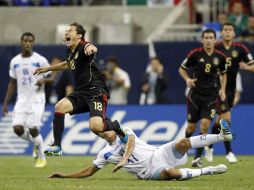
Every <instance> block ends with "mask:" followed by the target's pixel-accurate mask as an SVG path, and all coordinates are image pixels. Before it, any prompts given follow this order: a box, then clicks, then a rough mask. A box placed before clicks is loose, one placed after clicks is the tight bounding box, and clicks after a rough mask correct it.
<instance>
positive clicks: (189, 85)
mask: <svg viewBox="0 0 254 190" xmlns="http://www.w3.org/2000/svg"><path fill="white" fill-rule="evenodd" d="M196 81H197V79H188V80H187V81H186V85H187V86H188V87H195V86H196V84H195V82H196Z"/></svg>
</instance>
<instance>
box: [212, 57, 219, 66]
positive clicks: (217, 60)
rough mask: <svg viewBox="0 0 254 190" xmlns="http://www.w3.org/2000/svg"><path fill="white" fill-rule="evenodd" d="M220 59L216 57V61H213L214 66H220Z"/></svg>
mask: <svg viewBox="0 0 254 190" xmlns="http://www.w3.org/2000/svg"><path fill="white" fill-rule="evenodd" d="M219 62H220V61H219V58H217V57H215V58H214V59H213V64H214V65H219Z"/></svg>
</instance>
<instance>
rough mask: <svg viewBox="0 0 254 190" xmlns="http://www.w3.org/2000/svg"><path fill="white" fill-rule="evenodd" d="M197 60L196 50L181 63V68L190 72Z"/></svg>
mask: <svg viewBox="0 0 254 190" xmlns="http://www.w3.org/2000/svg"><path fill="white" fill-rule="evenodd" d="M194 58H195V50H192V51H191V52H190V53H189V54H188V55H187V57H186V58H185V59H184V60H183V62H182V63H181V67H182V68H183V69H185V70H188V69H189V67H191V66H192V65H193V63H194V60H195V59H194Z"/></svg>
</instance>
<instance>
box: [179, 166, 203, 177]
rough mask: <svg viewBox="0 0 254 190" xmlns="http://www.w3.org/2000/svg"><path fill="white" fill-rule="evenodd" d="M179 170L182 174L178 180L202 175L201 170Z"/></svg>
mask: <svg viewBox="0 0 254 190" xmlns="http://www.w3.org/2000/svg"><path fill="white" fill-rule="evenodd" d="M179 170H180V172H181V173H182V177H181V178H180V180H186V179H191V178H194V177H198V176H201V175H202V172H201V169H190V168H181V169H179Z"/></svg>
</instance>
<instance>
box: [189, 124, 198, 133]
mask: <svg viewBox="0 0 254 190" xmlns="http://www.w3.org/2000/svg"><path fill="white" fill-rule="evenodd" d="M196 127H197V125H196V124H194V123H189V124H188V126H187V128H186V132H187V133H188V134H193V133H194V132H195V130H196Z"/></svg>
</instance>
